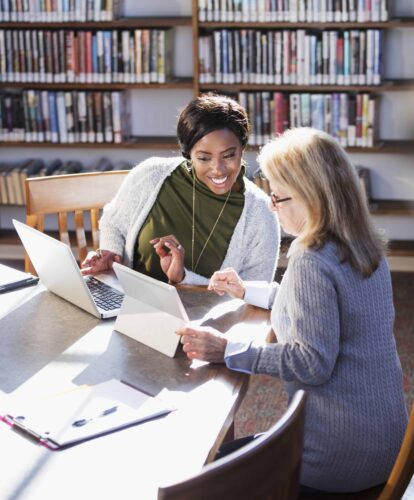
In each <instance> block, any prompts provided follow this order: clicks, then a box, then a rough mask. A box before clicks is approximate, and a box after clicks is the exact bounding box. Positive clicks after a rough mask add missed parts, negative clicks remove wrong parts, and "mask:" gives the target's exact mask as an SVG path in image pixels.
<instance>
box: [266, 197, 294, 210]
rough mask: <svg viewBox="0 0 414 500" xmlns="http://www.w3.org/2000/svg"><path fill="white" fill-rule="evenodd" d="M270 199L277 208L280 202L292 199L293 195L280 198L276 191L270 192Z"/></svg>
mask: <svg viewBox="0 0 414 500" xmlns="http://www.w3.org/2000/svg"><path fill="white" fill-rule="evenodd" d="M270 199H271V200H272V206H273V208H277V207H278V204H279V203H283V202H285V201H290V200H291V199H292V198H291V197H287V198H279V197H278V196H276V195H275V193H270Z"/></svg>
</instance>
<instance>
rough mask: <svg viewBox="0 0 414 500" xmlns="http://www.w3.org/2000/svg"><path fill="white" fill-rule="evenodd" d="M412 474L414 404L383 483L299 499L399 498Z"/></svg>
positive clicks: (383, 499)
mask: <svg viewBox="0 0 414 500" xmlns="http://www.w3.org/2000/svg"><path fill="white" fill-rule="evenodd" d="M413 475H414V405H413V406H412V408H411V414H410V419H409V421H408V426H407V430H406V431H405V435H404V439H403V442H402V445H401V449H400V452H399V454H398V456H397V459H396V461H395V464H394V467H393V469H392V471H391V474H390V477H389V478H388V480H387V482H386V483H385V484H381V485H379V486H376V487H374V488H370V489H369V490H364V491H360V492H358V493H342V494H337V495H333V494H330V495H312V494H306V495H305V494H302V495H300V497H299V498H300V500H302V499H303V500H327V497H329V500H401V498H402V497H403V495H404V492H405V490H406V489H407V487H408V485H409V483H410V480H411V479H412V477H413Z"/></svg>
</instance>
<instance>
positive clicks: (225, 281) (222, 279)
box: [208, 267, 246, 299]
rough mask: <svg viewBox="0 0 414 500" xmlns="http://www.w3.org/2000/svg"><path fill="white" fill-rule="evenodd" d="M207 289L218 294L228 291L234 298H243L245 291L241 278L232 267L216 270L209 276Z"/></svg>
mask: <svg viewBox="0 0 414 500" xmlns="http://www.w3.org/2000/svg"><path fill="white" fill-rule="evenodd" d="M208 289H209V290H212V291H214V292H216V293H217V294H218V295H224V294H225V293H228V294H229V295H230V296H231V297H234V298H235V299H244V295H245V293H246V287H245V285H244V283H243V280H242V279H241V278H240V276H239V275H238V274H237V273H236V271H235V270H234V269H233V268H232V267H228V268H227V269H223V270H222V271H216V272H215V273H214V274H213V276H212V277H211V278H210V283H209V284H208Z"/></svg>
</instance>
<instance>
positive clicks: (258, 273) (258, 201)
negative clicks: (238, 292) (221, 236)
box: [239, 186, 280, 283]
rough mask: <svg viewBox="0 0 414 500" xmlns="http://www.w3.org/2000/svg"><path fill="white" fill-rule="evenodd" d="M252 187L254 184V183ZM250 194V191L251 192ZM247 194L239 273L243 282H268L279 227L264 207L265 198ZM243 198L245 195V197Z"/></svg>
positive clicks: (276, 255) (274, 263)
mask: <svg viewBox="0 0 414 500" xmlns="http://www.w3.org/2000/svg"><path fill="white" fill-rule="evenodd" d="M254 188H256V186H254ZM253 195H254V193H253ZM263 196H265V195H264V193H260V196H257V195H256V196H254V199H253V200H252V198H251V197H249V205H248V206H246V209H247V210H248V214H247V221H246V231H245V235H244V238H243V240H244V247H243V248H242V249H241V251H242V252H243V254H244V257H243V260H242V262H241V266H240V269H239V275H240V277H241V279H242V280H243V281H251V280H257V281H267V282H268V283H270V282H272V281H273V279H274V276H275V272H276V266H277V261H278V258H279V247H280V230H279V223H278V220H277V218H276V217H275V214H274V213H272V212H271V211H270V210H269V208H268V206H267V199H264V198H263ZM246 201H247V197H246Z"/></svg>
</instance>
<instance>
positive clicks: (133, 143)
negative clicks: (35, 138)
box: [0, 136, 179, 150]
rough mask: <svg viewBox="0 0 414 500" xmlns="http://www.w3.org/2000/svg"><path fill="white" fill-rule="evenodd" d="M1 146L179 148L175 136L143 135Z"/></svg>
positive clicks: (0, 145) (0, 146)
mask: <svg viewBox="0 0 414 500" xmlns="http://www.w3.org/2000/svg"><path fill="white" fill-rule="evenodd" d="M0 148H53V149H62V148H69V149H105V148H106V149H174V150H177V149H178V148H179V146H178V142H177V139H176V138H175V137H162V136H161V137H155V136H142V137H132V138H131V139H129V140H128V141H127V142H122V143H120V144H116V143H113V142H106V143H105V142H100V143H92V142H80V143H79V142H76V143H51V142H0Z"/></svg>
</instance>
